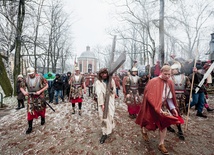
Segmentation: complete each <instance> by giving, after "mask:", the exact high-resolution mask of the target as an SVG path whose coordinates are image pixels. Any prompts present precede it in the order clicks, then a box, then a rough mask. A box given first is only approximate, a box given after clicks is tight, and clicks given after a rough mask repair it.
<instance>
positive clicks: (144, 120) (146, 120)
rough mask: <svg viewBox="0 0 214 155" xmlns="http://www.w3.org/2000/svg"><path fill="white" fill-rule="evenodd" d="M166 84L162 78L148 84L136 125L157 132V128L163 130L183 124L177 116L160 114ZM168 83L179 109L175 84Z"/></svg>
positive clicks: (152, 80) (168, 81) (169, 81)
mask: <svg viewBox="0 0 214 155" xmlns="http://www.w3.org/2000/svg"><path fill="white" fill-rule="evenodd" d="M164 82H165V81H164V80H163V79H161V78H160V77H156V78H153V79H151V80H150V81H149V82H148V84H147V86H146V88H145V90H144V97H143V102H142V105H141V109H140V112H139V114H138V116H137V119H136V124H138V125H140V126H141V127H145V128H147V129H148V130H156V129H157V128H159V129H160V130H163V129H164V128H166V127H168V126H170V125H171V124H180V123H181V122H180V121H179V119H178V118H177V117H175V116H166V115H163V114H161V113H160V110H161V107H162V94H163V88H164ZM166 82H167V83H168V86H169V88H170V91H171V92H172V96H173V98H172V100H173V103H174V105H175V107H176V108H177V103H176V97H175V89H174V84H173V82H172V81H171V80H167V81H166Z"/></svg>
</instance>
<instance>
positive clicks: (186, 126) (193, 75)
mask: <svg viewBox="0 0 214 155" xmlns="http://www.w3.org/2000/svg"><path fill="white" fill-rule="evenodd" d="M196 61H197V60H196V59H195V62H194V68H195V66H196ZM194 79H195V72H193V74H192V83H191V89H190V96H189V103H188V110H187V117H186V125H185V131H187V128H188V118H189V111H190V101H191V98H192V89H193V83H194Z"/></svg>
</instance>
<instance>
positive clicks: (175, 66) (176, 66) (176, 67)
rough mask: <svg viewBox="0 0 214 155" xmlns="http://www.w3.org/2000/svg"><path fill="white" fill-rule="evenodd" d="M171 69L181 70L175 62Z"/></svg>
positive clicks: (179, 65)
mask: <svg viewBox="0 0 214 155" xmlns="http://www.w3.org/2000/svg"><path fill="white" fill-rule="evenodd" d="M171 69H178V70H180V69H181V64H180V63H179V62H175V63H174V64H172V66H171Z"/></svg>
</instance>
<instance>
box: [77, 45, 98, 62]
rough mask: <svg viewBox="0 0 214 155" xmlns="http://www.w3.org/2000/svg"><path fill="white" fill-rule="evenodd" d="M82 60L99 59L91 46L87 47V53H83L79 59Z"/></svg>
mask: <svg viewBox="0 0 214 155" xmlns="http://www.w3.org/2000/svg"><path fill="white" fill-rule="evenodd" d="M81 58H92V59H97V58H96V56H95V54H94V52H91V51H90V47H89V46H87V47H86V51H85V52H83V53H82V54H81V55H80V57H79V58H78V59H81Z"/></svg>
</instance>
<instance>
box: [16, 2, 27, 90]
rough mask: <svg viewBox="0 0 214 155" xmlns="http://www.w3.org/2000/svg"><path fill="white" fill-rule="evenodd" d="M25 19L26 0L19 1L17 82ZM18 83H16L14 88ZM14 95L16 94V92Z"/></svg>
mask: <svg viewBox="0 0 214 155" xmlns="http://www.w3.org/2000/svg"><path fill="white" fill-rule="evenodd" d="M24 18H25V0H19V3H18V15H17V28H16V41H15V61H14V70H13V78H14V81H16V77H17V76H18V75H19V74H20V72H21V70H20V68H21V62H20V60H21V59H20V58H21V38H22V28H23V23H24ZM15 87H16V83H15V82H14V88H15ZM14 93H16V92H15V91H14Z"/></svg>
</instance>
